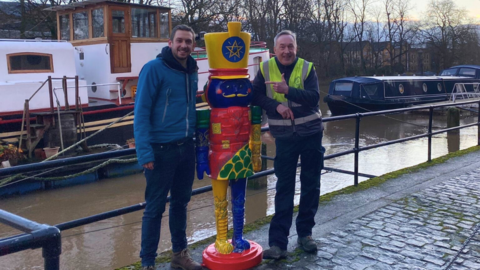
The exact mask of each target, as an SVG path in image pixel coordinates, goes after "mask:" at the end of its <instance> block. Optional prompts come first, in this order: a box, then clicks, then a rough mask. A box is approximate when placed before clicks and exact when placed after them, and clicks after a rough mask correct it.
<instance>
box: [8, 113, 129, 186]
mask: <svg viewBox="0 0 480 270" xmlns="http://www.w3.org/2000/svg"><path fill="white" fill-rule="evenodd" d="M133 112H134V111H131V112H129V113H127V114H126V115H124V116H122V117H120V118H119V119H117V120H115V121H113V122H112V123H110V124H108V125H107V126H106V127H104V128H102V129H100V130H97V131H96V132H95V133H93V134H91V135H90V136H88V137H86V138H83V139H82V140H80V141H78V142H76V143H75V144H73V145H71V146H69V147H67V148H65V149H63V150H62V151H60V152H58V153H57V154H55V155H53V156H51V157H49V158H47V159H45V160H42V161H41V162H45V161H48V160H51V159H53V158H56V157H58V156H59V155H60V154H62V153H64V152H66V151H68V150H70V149H72V148H74V147H76V146H77V145H79V144H81V143H83V142H84V141H86V140H88V139H90V138H92V137H93V136H95V135H97V134H98V133H100V132H102V131H104V130H106V129H107V128H109V127H111V126H112V125H114V124H116V123H118V122H120V121H122V120H123V119H124V118H126V117H128V116H130V115H132V114H133ZM125 163H127V162H125ZM102 164H103V163H102ZM107 165H108V164H107ZM94 168H95V167H94ZM92 169H93V168H92ZM90 170H91V169H90ZM74 175H75V174H74ZM22 177H25V175H23V174H17V175H13V176H11V177H8V178H6V179H4V180H2V181H0V188H1V187H4V186H5V184H7V183H10V182H11V181H13V180H15V179H19V178H22ZM27 177H28V176H27ZM60 177H62V178H61V179H60V180H62V179H65V178H63V177H68V176H60ZM28 179H32V178H28ZM33 179H36V178H33ZM23 180H25V179H22V180H21V181H23ZM45 181H47V180H45ZM17 182H20V181H17Z"/></svg>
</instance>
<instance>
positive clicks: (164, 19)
mask: <svg viewBox="0 0 480 270" xmlns="http://www.w3.org/2000/svg"><path fill="white" fill-rule="evenodd" d="M169 27H170V26H169V24H168V12H160V38H169V36H170V31H169V29H170V28H169Z"/></svg>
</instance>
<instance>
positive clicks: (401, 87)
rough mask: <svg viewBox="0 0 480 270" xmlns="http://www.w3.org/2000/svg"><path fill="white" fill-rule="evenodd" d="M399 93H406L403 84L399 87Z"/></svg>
mask: <svg viewBox="0 0 480 270" xmlns="http://www.w3.org/2000/svg"><path fill="white" fill-rule="evenodd" d="M398 91H399V92H400V94H403V93H404V92H405V88H404V87H403V84H399V85H398Z"/></svg>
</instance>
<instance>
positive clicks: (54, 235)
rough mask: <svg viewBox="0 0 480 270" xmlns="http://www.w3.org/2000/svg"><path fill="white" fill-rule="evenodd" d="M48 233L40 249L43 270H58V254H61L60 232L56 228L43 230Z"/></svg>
mask: <svg viewBox="0 0 480 270" xmlns="http://www.w3.org/2000/svg"><path fill="white" fill-rule="evenodd" d="M45 231H46V232H45V233H48V235H47V236H46V237H48V238H47V239H46V240H45V244H44V245H43V247H42V255H43V259H44V267H45V270H59V269H60V254H62V237H61V234H60V230H59V229H58V228H56V227H53V226H51V227H49V228H48V229H45Z"/></svg>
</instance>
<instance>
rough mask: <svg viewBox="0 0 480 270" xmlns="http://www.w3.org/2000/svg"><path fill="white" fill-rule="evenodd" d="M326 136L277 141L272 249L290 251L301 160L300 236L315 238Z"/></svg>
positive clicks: (271, 235) (271, 228) (271, 229)
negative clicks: (297, 172)
mask: <svg viewBox="0 0 480 270" xmlns="http://www.w3.org/2000/svg"><path fill="white" fill-rule="evenodd" d="M322 137H323V133H322V132H319V133H317V134H314V135H311V136H307V137H300V136H298V135H297V134H294V136H293V137H292V138H286V139H276V140H275V145H276V147H277V151H276V155H275V161H274V168H275V175H276V176H277V178H278V180H277V186H276V191H277V192H276V194H275V215H274V216H273V218H272V221H271V223H270V230H269V240H268V244H269V246H270V247H271V246H277V247H279V248H280V249H282V250H286V249H287V245H288V235H289V232H290V227H291V226H292V216H293V199H294V196H295V179H296V177H295V175H296V171H297V163H298V157H299V156H300V159H301V163H302V167H301V173H300V184H301V189H300V205H299V211H298V216H297V220H296V226H297V234H298V237H305V236H309V235H312V228H313V226H314V225H315V214H316V213H317V209H318V203H319V197H320V173H321V170H322V168H323V156H324V153H325V148H323V147H322Z"/></svg>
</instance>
